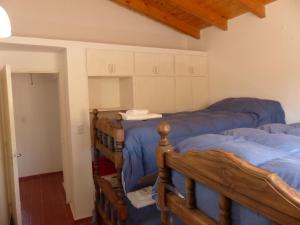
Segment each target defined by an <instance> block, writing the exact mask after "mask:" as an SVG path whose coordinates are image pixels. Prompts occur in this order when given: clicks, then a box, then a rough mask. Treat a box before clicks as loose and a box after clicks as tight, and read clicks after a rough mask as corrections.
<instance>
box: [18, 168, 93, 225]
mask: <svg viewBox="0 0 300 225" xmlns="http://www.w3.org/2000/svg"><path fill="white" fill-rule="evenodd" d="M62 181H63V178H62V173H53V174H47V175H39V176H34V177H31V178H25V179H23V178H22V179H21V180H20V193H21V205H22V224H23V225H91V222H90V219H87V220H82V221H78V222H76V223H75V222H74V221H73V217H72V213H71V210H70V207H69V206H68V205H66V200H65V199H66V197H65V192H64V189H63V186H62Z"/></svg>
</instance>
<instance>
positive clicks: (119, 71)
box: [86, 49, 133, 76]
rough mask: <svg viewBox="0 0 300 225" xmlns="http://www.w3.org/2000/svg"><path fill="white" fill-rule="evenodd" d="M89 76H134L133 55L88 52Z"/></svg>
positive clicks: (97, 51) (127, 53) (111, 52)
mask: <svg viewBox="0 0 300 225" xmlns="http://www.w3.org/2000/svg"><path fill="white" fill-rule="evenodd" d="M86 57H87V72H88V74H89V76H99V75H102V76H130V75H132V74H133V53H132V52H126V51H110V50H98V49H88V50H87V56H86Z"/></svg>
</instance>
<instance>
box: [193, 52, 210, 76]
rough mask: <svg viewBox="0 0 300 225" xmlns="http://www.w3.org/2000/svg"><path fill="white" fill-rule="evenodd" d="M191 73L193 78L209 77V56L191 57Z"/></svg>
mask: <svg viewBox="0 0 300 225" xmlns="http://www.w3.org/2000/svg"><path fill="white" fill-rule="evenodd" d="M189 72H190V74H191V75H192V76H207V75H208V64H207V56H190V57H189Z"/></svg>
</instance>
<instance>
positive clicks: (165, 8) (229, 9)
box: [112, 0, 274, 38]
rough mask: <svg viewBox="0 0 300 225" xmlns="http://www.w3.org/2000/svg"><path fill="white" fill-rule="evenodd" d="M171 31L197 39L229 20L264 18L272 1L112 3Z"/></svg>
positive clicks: (128, 0)
mask: <svg viewBox="0 0 300 225" xmlns="http://www.w3.org/2000/svg"><path fill="white" fill-rule="evenodd" d="M112 1H113V2H116V3H118V4H120V5H123V6H125V7H127V8H129V9H132V10H134V11H137V12H139V13H141V14H143V15H146V16H148V17H151V18H153V19H155V20H157V21H159V22H161V23H164V24H166V25H168V26H170V27H173V28H174V29H176V30H178V31H181V32H183V33H185V34H188V35H190V36H192V37H195V38H200V30H202V29H204V28H206V27H209V26H216V27H218V28H220V29H222V30H227V23H228V20H229V19H231V18H234V17H236V16H239V15H242V14H244V13H247V12H251V13H253V14H254V15H256V16H258V17H260V18H263V17H265V5H266V4H268V3H270V2H272V1H274V0H112Z"/></svg>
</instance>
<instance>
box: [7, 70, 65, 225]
mask: <svg viewBox="0 0 300 225" xmlns="http://www.w3.org/2000/svg"><path fill="white" fill-rule="evenodd" d="M12 94H13V108H14V120H15V133H16V147H17V164H18V174H19V181H20V183H19V184H20V199H21V212H22V224H25V225H26V224H42V223H43V222H42V221H39V218H41V217H37V216H36V215H37V214H42V213H43V211H40V210H43V209H42V208H43V205H44V204H45V203H46V202H44V201H45V197H46V196H47V195H49V194H51V191H52V188H55V187H57V188H61V190H59V191H58V193H63V189H62V185H61V183H62V182H63V176H62V171H63V165H62V164H63V163H62V143H61V134H60V131H61V129H60V127H61V125H60V108H59V81H58V74H38V73H34V74H33V73H18V74H12ZM53 181H57V184H56V185H53ZM62 196H63V195H62ZM53 197H54V196H52V198H53ZM46 204H49V202H48V203H46ZM53 207H54V208H55V206H54V205H53ZM53 210H55V209H53ZM33 220H37V221H33ZM29 221H30V222H29Z"/></svg>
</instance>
